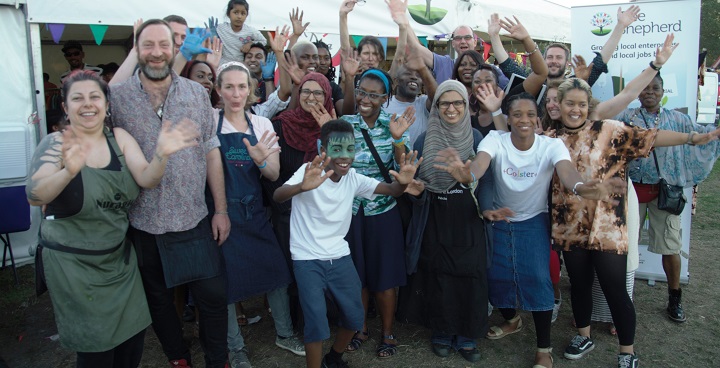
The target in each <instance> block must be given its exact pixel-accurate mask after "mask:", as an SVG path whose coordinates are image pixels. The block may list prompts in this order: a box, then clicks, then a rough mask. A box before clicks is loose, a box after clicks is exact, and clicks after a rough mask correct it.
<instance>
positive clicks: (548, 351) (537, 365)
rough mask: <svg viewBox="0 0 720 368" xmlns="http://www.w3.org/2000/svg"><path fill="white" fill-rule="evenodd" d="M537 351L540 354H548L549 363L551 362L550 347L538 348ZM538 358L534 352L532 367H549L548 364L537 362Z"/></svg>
mask: <svg viewBox="0 0 720 368" xmlns="http://www.w3.org/2000/svg"><path fill="white" fill-rule="evenodd" d="M537 352H538V353H541V354H545V353H547V354H550V364H551V365H552V364H553V362H554V360H553V357H552V348H538V349H537ZM538 360H540V359H538V356H537V353H535V365H533V368H549V367H548V366H545V365H541V364H538Z"/></svg>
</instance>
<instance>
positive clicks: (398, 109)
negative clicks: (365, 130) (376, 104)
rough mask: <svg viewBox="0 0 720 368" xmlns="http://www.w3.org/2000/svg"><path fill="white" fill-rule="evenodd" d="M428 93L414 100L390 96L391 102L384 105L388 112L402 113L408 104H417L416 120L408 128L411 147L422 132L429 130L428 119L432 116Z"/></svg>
mask: <svg viewBox="0 0 720 368" xmlns="http://www.w3.org/2000/svg"><path fill="white" fill-rule="evenodd" d="M427 99H428V96H427V95H420V96H418V97H416V98H415V101H413V102H402V101H398V100H397V99H396V98H395V96H392V97H390V103H389V104H388V106H387V107H383V110H385V112H387V113H388V114H390V115H392V114H398V116H400V114H402V113H403V111H405V109H407V108H408V106H415V122H414V123H413V125H410V127H409V128H408V135H409V136H410V147H411V148H412V146H413V144H415V140H416V139H417V137H419V136H420V134H422V133H424V132H425V131H426V130H427V121H428V117H429V116H430V112H429V111H428V110H427V107H426V104H427Z"/></svg>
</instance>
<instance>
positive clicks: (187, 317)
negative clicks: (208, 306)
mask: <svg viewBox="0 0 720 368" xmlns="http://www.w3.org/2000/svg"><path fill="white" fill-rule="evenodd" d="M183 321H185V322H193V321H195V309H193V308H192V307H191V306H189V305H186V306H185V309H184V310H183Z"/></svg>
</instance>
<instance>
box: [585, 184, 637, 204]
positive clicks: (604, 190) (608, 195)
mask: <svg viewBox="0 0 720 368" xmlns="http://www.w3.org/2000/svg"><path fill="white" fill-rule="evenodd" d="M626 189H627V182H626V181H625V180H622V179H620V178H610V179H608V180H605V181H603V180H591V181H589V182H587V183H584V184H580V185H578V186H577V193H578V194H579V195H580V196H582V197H583V198H585V199H592V200H601V201H603V202H610V203H612V204H613V205H617V204H618V203H620V202H619V201H618V200H617V199H614V198H613V197H612V195H613V194H619V193H624V191H625V190H626Z"/></svg>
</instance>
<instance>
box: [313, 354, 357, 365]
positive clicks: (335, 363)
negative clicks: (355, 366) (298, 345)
mask: <svg viewBox="0 0 720 368" xmlns="http://www.w3.org/2000/svg"><path fill="white" fill-rule="evenodd" d="M320 368H350V366H349V365H348V363H347V362H346V361H344V360H342V359H340V360H339V361H335V362H333V363H329V362H328V359H327V355H325V357H324V358H323V360H322V364H321V365H320Z"/></svg>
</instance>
